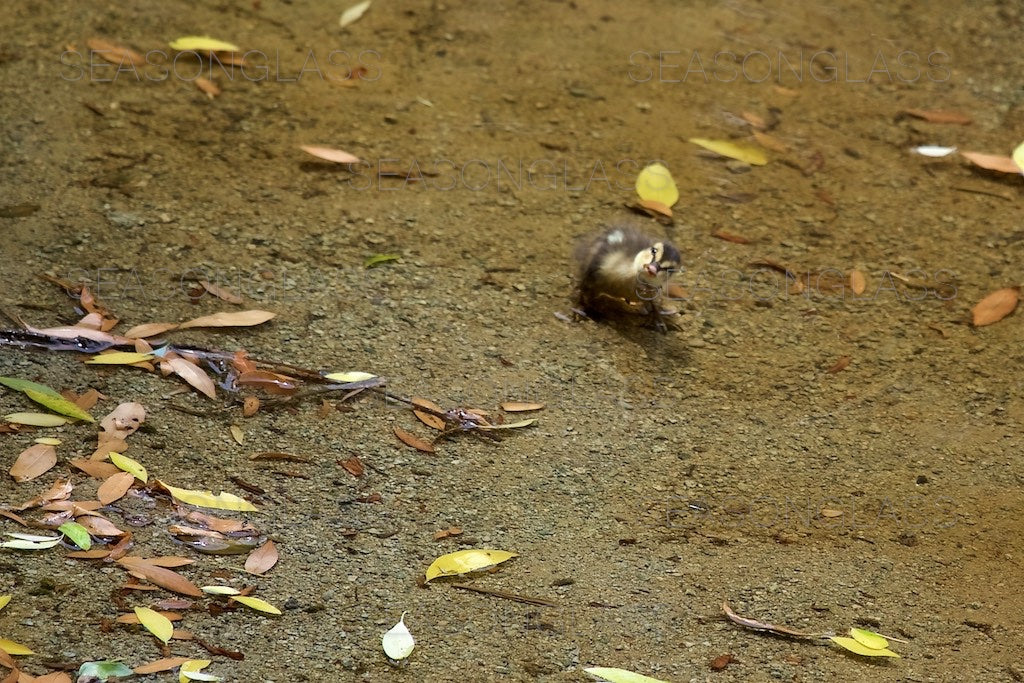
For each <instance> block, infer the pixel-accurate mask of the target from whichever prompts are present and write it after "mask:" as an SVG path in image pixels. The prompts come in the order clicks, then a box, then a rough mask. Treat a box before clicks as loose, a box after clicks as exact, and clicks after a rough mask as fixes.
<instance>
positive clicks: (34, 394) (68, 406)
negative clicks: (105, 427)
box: [25, 389, 96, 422]
mask: <svg viewBox="0 0 1024 683" xmlns="http://www.w3.org/2000/svg"><path fill="white" fill-rule="evenodd" d="M25 395H26V396H28V397H29V398H30V399H32V400H33V401H35V402H36V403H38V404H39V405H42V406H46V407H47V408H49V409H50V410H52V411H53V412H55V413H60V414H61V415H67V416H68V417H73V418H75V419H76V420H85V421H86V422H95V421H96V420H95V419H93V416H92V415H90V414H89V413H87V412H85V411H84V410H82V409H81V408H79V407H78V406H76V405H75V404H74V403H72V402H71V401H69V400H67V399H66V398H64V397H63V396H60V395H58V396H53V395H51V394H48V393H46V392H42V391H36V390H35V389H26V390H25Z"/></svg>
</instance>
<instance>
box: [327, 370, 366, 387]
mask: <svg viewBox="0 0 1024 683" xmlns="http://www.w3.org/2000/svg"><path fill="white" fill-rule="evenodd" d="M376 376H377V375H371V374H370V373H368V372H359V371H358V370H352V371H349V372H332V373H331V374H329V375H324V377H325V378H326V379H329V380H331V381H333V382H344V383H346V384H348V383H349V382H362V381H363V380H366V379H373V378H374V377H376Z"/></svg>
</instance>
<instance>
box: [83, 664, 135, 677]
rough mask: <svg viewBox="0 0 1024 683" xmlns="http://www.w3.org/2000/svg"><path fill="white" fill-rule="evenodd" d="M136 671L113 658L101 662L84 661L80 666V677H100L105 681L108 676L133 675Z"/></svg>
mask: <svg viewBox="0 0 1024 683" xmlns="http://www.w3.org/2000/svg"><path fill="white" fill-rule="evenodd" d="M134 673H135V672H134V671H132V670H131V669H130V668H128V667H127V666H125V665H124V664H122V663H121V662H115V661H111V660H103V661H99V662H82V666H80V667H78V677H79V678H85V679H89V678H98V679H100V680H101V681H105V680H107V679H108V678H121V677H123V676H131V675H132V674H134Z"/></svg>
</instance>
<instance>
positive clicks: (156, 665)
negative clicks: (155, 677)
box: [132, 657, 189, 676]
mask: <svg viewBox="0 0 1024 683" xmlns="http://www.w3.org/2000/svg"><path fill="white" fill-rule="evenodd" d="M188 660H189V658H188V657H166V658H164V659H158V660H156V661H155V662H150V663H149V664H143V665H142V666H137V667H135V668H134V669H132V670H133V671H134V672H135V673H137V674H139V675H140V676H144V675H146V674H155V673H160V672H161V671H170V670H171V669H174V668H176V667H179V666H181V665H182V664H184V663H185V662H187V661H188Z"/></svg>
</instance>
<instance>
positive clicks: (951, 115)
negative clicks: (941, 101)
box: [903, 109, 974, 126]
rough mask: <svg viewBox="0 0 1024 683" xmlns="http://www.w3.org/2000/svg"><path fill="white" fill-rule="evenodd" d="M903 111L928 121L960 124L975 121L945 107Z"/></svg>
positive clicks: (963, 124) (964, 124)
mask: <svg viewBox="0 0 1024 683" xmlns="http://www.w3.org/2000/svg"><path fill="white" fill-rule="evenodd" d="M903 113H904V114H909V115H910V116H913V117H914V118H917V119H924V120H925V121H927V122H928V123H955V124H957V125H959V126H966V125H969V124H971V123H973V122H974V120H973V119H972V118H971V117H970V116H967V115H966V114H961V113H960V112H955V111H948V110H944V109H904V110H903Z"/></svg>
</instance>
